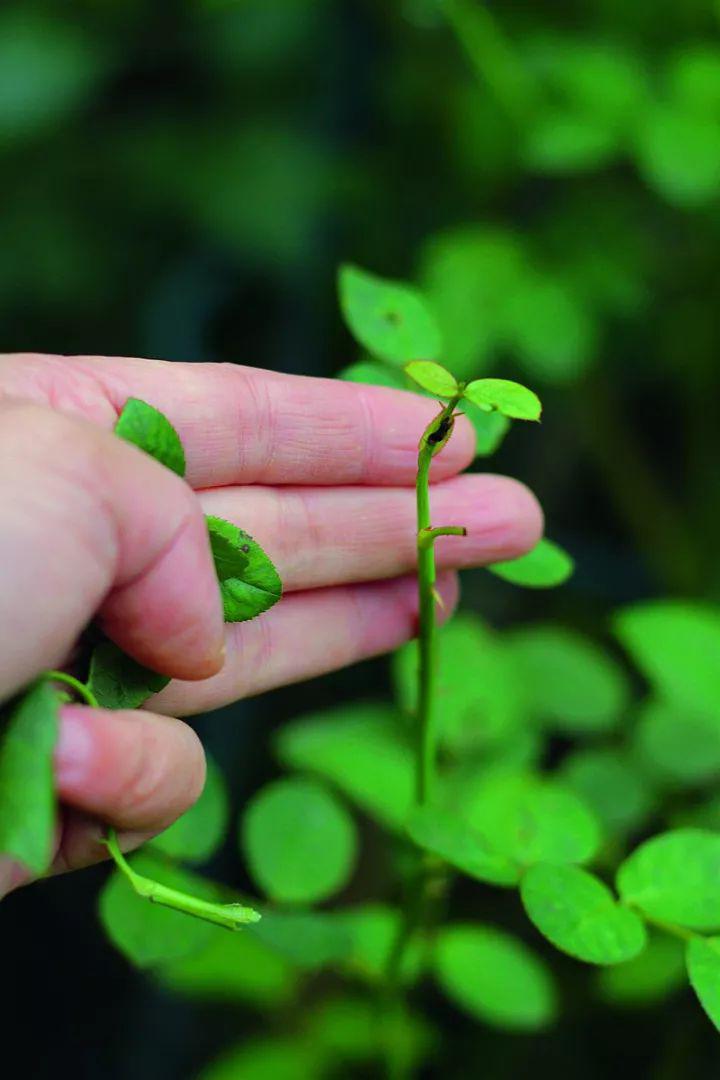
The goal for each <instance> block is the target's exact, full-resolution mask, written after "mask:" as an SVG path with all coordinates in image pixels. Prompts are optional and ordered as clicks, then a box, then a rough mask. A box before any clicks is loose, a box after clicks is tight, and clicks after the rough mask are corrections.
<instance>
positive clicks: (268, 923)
mask: <svg viewBox="0 0 720 1080" xmlns="http://www.w3.org/2000/svg"><path fill="white" fill-rule="evenodd" d="M245 933H248V934H251V935H252V936H253V937H255V938H257V939H258V941H260V942H262V943H263V945H266V946H267V947H268V948H269V949H272V950H273V952H275V953H277V954H278V955H279V956H281V957H283V958H284V959H286V960H288V961H289V962H290V963H291V964H292V965H293V966H294V967H296V968H299V969H300V970H302V971H317V970H319V969H320V968H324V967H327V966H328V965H330V964H339V963H341V962H343V961H344V960H346V959H347V957H348V956H349V955H350V952H351V950H352V946H353V942H352V936H351V934H350V932H349V930H348V928H347V926H345V924H344V923H343V921H342V919H341V917H340V916H339V915H337V914H329V913H327V912H324V911H282V910H263V911H262V919H261V920H260V922H258V923H253V924H252V925H250V926H248V928H247V930H246V931H245Z"/></svg>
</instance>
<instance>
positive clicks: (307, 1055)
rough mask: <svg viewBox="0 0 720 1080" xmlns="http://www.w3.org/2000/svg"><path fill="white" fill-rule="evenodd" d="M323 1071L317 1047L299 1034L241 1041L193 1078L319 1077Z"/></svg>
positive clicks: (298, 1079) (306, 1079) (292, 1079)
mask: <svg viewBox="0 0 720 1080" xmlns="http://www.w3.org/2000/svg"><path fill="white" fill-rule="evenodd" d="M325 1075H326V1070H325V1065H324V1061H323V1057H322V1054H321V1053H320V1052H319V1050H318V1048H316V1047H313V1046H312V1045H311V1044H310V1043H309V1042H306V1041H305V1040H302V1039H299V1038H295V1039H293V1038H290V1037H288V1036H285V1037H279V1036H277V1035H275V1036H274V1037H273V1038H272V1039H266V1040H265V1039H257V1040H256V1041H255V1042H247V1041H244V1042H242V1043H240V1045H239V1046H237V1047H235V1048H234V1049H232V1050H229V1051H227V1052H226V1053H224V1054H223V1055H222V1056H221V1057H219V1058H218V1059H217V1060H216V1061H214V1062H212V1063H211V1064H210V1065H208V1066H206V1068H204V1069H203V1070H202V1071H201V1072H200V1073H198V1076H197V1080H320V1078H321V1077H324V1076H325Z"/></svg>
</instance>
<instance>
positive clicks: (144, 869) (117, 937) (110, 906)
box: [100, 852, 227, 968]
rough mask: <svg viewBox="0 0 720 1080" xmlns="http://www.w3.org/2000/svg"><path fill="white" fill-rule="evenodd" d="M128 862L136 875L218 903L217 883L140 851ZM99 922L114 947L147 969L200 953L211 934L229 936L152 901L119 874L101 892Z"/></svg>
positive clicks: (117, 872)
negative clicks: (140, 894)
mask: <svg viewBox="0 0 720 1080" xmlns="http://www.w3.org/2000/svg"><path fill="white" fill-rule="evenodd" d="M130 864H131V866H132V868H133V870H135V871H136V872H137V873H138V874H143V875H146V876H147V877H149V878H152V879H153V880H156V881H160V882H162V884H163V885H167V886H169V887H170V888H172V889H178V890H180V891H181V892H186V893H191V894H192V895H195V896H200V897H202V898H203V899H207V900H218V899H219V897H218V892H217V889H216V888H215V886H214V885H211V884H210V882H208V881H206V880H205V879H204V878H201V877H198V876H197V875H195V874H190V873H189V872H188V871H184V870H180V869H179V868H177V867H172V866H170V865H169V864H168V863H166V862H164V861H160V860H159V859H157V858H155V857H153V856H152V855H151V854H150V853H147V852H140V853H139V854H138V855H135V856H133V858H132V859H131V860H130ZM100 919H101V922H102V924H103V926H104V927H105V931H106V933H107V935H108V937H109V938H110V940H111V941H112V942H113V944H114V945H115V946H116V947H117V948H118V949H119V950H120V951H121V952H122V953H124V954H125V956H126V957H127V958H128V960H130V961H131V962H132V963H133V964H135V965H136V966H137V967H141V968H149V967H155V966H156V965H157V964H161V963H165V962H167V961H169V960H176V959H178V958H179V957H182V956H187V955H189V954H190V953H193V952H195V951H197V950H200V949H202V948H203V947H204V946H205V945H206V944H207V943H208V942H209V941H210V940H211V937H212V935H213V934H227V931H226V930H221V929H219V928H218V927H214V926H212V925H211V924H210V923H208V922H204V921H203V920H201V919H192V918H189V917H188V916H187V915H185V914H183V913H181V912H178V911H171V910H169V909H168V908H166V907H160V906H159V905H158V904H151V903H148V901H147V900H146V899H144V898H143V897H141V896H138V895H137V893H136V892H135V891H134V889H133V888H132V886H131V885H130V882H129V881H128V880H127V878H126V877H125V875H124V874H122V873H121V872H120V871H119V870H115V872H114V873H113V874H112V876H111V877H110V878H109V879H108V882H107V884H106V885H105V887H104V888H103V890H102V892H101V894H100Z"/></svg>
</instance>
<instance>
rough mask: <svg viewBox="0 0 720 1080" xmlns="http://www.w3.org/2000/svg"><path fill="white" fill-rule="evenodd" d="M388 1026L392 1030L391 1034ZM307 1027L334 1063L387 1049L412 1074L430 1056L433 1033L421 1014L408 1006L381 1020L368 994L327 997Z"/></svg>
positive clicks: (363, 1059) (369, 1057) (368, 1057)
mask: <svg viewBox="0 0 720 1080" xmlns="http://www.w3.org/2000/svg"><path fill="white" fill-rule="evenodd" d="M388 1030H389V1031H390V1032H391V1034H390V1035H388ZM305 1031H306V1034H307V1036H308V1039H309V1041H310V1042H311V1043H312V1045H313V1046H316V1047H318V1048H322V1050H323V1051H324V1052H325V1054H326V1055H327V1057H328V1058H329V1059H330V1061H331V1062H332V1063H347V1064H355V1063H357V1064H360V1063H365V1062H370V1061H372V1060H374V1059H376V1058H378V1057H380V1056H381V1055H382V1054H383V1052H385V1053H387V1048H388V1045H391V1046H392V1051H393V1059H394V1060H397V1059H398V1058H399V1059H400V1062H401V1063H402V1066H403V1072H402V1074H401V1073H400V1072H398V1074H397V1075H398V1076H400V1075H403V1076H404V1075H410V1074H411V1071H414V1068H415V1067H417V1066H419V1065H420V1064H421V1062H422V1061H423V1059H424V1058H425V1057H426V1055H427V1052H428V1051H429V1049H430V1048H431V1045H432V1033H431V1031H430V1030H429V1029H428V1026H427V1024H426V1023H425V1022H424V1021H423V1020H421V1019H420V1018H419V1017H416V1016H412V1015H411V1014H410V1013H408V1011H407V1010H405V1009H403V1010H400V1011H395V1010H388V1014H387V1015H385V1016H384V1017H383V1023H382V1024H378V1011H377V1006H376V1004H375V1002H373V1001H372V1000H370V999H369V998H367V997H358V996H350V995H345V996H343V997H332V998H329V999H327V1000H325V1001H323V1002H322V1003H321V1004H320V1005H319V1006H318V1008H317V1009H315V1010H314V1012H312V1013H311V1014H310V1017H309V1019H308V1022H307V1024H306V1025H305Z"/></svg>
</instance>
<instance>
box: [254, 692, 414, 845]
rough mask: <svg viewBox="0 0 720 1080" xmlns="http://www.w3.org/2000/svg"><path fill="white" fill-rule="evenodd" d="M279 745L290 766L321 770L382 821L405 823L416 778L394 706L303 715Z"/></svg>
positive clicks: (280, 736)
mask: <svg viewBox="0 0 720 1080" xmlns="http://www.w3.org/2000/svg"><path fill="white" fill-rule="evenodd" d="M275 746H276V752H277V756H278V758H279V760H280V761H281V762H282V764H283V765H285V766H286V768H290V769H307V770H309V771H310V772H315V773H318V774H319V775H320V776H323V777H324V778H325V779H327V780H329V781H331V783H333V784H335V785H336V786H337V787H339V788H340V790H341V791H342V792H343V793H344V794H345V795H346V796H347V797H348V798H349V799H351V800H352V801H353V802H355V803H357V805H358V806H360V807H361V808H362V809H363V810H365V811H366V813H368V814H370V816H371V817H374V818H377V820H378V821H379V822H380V823H381V824H382V825H385V826H386V827H389V828H393V829H402V828H403V827H404V825H405V820H406V818H407V812H408V810H409V808H410V806H411V804H412V799H413V793H414V783H415V781H414V773H413V764H412V755H411V753H410V750H409V748H408V747H406V746H405V744H404V742H403V741H402V739H401V738H400V735H399V724H398V718H397V714H396V713H395V711H394V710H393V709H391V708H389V707H387V706H385V705H372V704H367V705H364V704H357V705H352V706H348V707H345V708H338V709H331V710H328V711H327V712H325V713H318V714H316V715H310V716H306V717H302V718H300V719H299V720H295V721H293V722H292V723H291V724H287V725H286V726H285V727H283V728H282V729H281V730H280V731H279V732H278V734H277V737H276V742H275Z"/></svg>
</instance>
